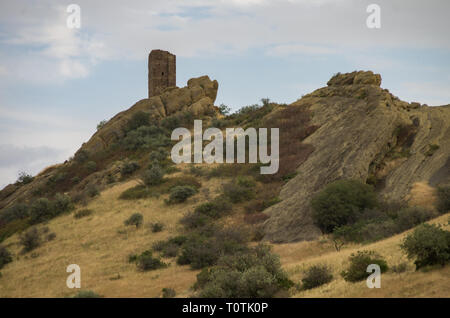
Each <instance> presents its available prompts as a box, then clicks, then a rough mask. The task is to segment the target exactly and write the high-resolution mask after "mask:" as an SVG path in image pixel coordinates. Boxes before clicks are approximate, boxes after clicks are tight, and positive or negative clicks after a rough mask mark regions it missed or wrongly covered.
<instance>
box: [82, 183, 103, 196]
mask: <svg viewBox="0 0 450 318" xmlns="http://www.w3.org/2000/svg"><path fill="white" fill-rule="evenodd" d="M85 193H86V195H87V196H88V197H90V198H93V197H96V196H97V195H99V194H100V190H99V189H98V187H97V186H96V185H95V184H90V185H88V186H87V187H86V189H85Z"/></svg>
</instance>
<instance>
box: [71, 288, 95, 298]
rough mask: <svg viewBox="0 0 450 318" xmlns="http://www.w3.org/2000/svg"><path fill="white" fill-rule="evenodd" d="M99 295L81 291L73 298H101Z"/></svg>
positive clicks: (90, 291)
mask: <svg viewBox="0 0 450 318" xmlns="http://www.w3.org/2000/svg"><path fill="white" fill-rule="evenodd" d="M101 297H102V296H100V295H99V294H97V293H96V292H93V291H92V290H81V291H79V292H78V293H77V294H76V295H75V296H73V298H101Z"/></svg>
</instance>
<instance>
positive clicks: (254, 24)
mask: <svg viewBox="0 0 450 318" xmlns="http://www.w3.org/2000/svg"><path fill="white" fill-rule="evenodd" d="M71 1H72V0H71ZM71 1H55V0H52V1H45V0H41V1H32V0H14V1H12V0H11V1H5V0H1V2H0V188H1V187H3V186H4V185H6V184H8V183H10V182H13V181H15V180H16V178H17V175H18V172H19V171H26V172H29V173H32V174H35V173H37V172H39V171H40V170H41V169H42V168H44V167H46V166H47V165H50V164H53V163H57V162H61V161H63V160H65V159H67V158H68V157H69V156H70V155H72V154H73V153H74V151H76V149H78V148H79V147H80V145H81V144H82V143H83V142H84V141H86V140H88V139H89V137H90V136H91V135H92V134H93V133H94V132H95V127H96V124H97V123H98V122H99V121H101V120H103V119H109V118H111V117H112V116H114V115H115V114H116V113H117V112H119V111H122V110H124V109H127V108H129V107H130V106H132V105H133V104H134V103H135V102H136V101H138V100H140V99H142V98H145V97H146V95H147V57H148V53H149V52H150V51H151V50H152V49H164V50H169V51H171V52H172V53H174V54H176V55H177V85H178V86H184V85H186V81H187V80H188V79H189V78H191V77H196V76H201V75H205V74H207V75H209V76H210V77H211V78H213V79H217V80H218V81H219V93H218V97H217V101H216V104H217V105H219V104H221V103H225V104H227V105H229V106H230V107H231V108H232V109H234V110H236V109H238V108H240V107H242V106H244V105H249V104H254V103H257V102H258V101H259V100H260V98H262V97H269V98H270V99H272V100H274V101H277V102H285V103H290V102H293V101H295V100H296V99H298V98H300V97H301V96H302V95H303V94H305V93H308V92H310V91H312V90H314V89H316V88H319V87H322V86H325V85H326V82H327V80H328V79H329V78H330V77H331V76H332V74H334V73H336V72H350V71H353V70H356V69H358V70H360V69H362V70H369V69H370V70H373V71H374V72H377V73H380V74H381V75H382V78H383V83H382V86H383V87H385V88H388V89H389V90H390V91H391V92H392V93H393V94H395V95H396V96H398V97H400V98H401V99H403V100H406V101H418V102H420V103H426V104H429V105H442V104H449V103H450V36H449V30H450V19H449V18H448V15H449V13H450V1H448V0H442V1H438V0H434V1H433V0H430V1H412V0H408V1H407V0H389V1H379V0H371V1H364V0H333V1H331V0H192V1H189V0H179V1H174V0H173V1H171V0H146V1H143V0H142V1H111V0H109V1H100V0H96V1H92V0H91V1H77V0H74V1H73V2H71ZM71 3H76V4H78V5H79V6H80V8H81V28H80V29H76V28H75V29H69V28H68V27H67V25H66V20H67V18H68V16H69V14H70V13H67V6H68V5H69V4H71ZM372 3H375V4H378V5H379V6H380V8H381V28H380V29H369V28H368V27H367V26H366V19H367V17H368V16H369V13H367V12H366V8H367V6H368V5H369V4H372Z"/></svg>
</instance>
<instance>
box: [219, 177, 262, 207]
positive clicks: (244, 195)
mask: <svg viewBox="0 0 450 318" xmlns="http://www.w3.org/2000/svg"><path fill="white" fill-rule="evenodd" d="M223 194H224V195H225V196H226V197H227V198H229V199H230V201H231V202H233V203H240V202H244V201H248V200H251V199H253V197H254V196H255V192H254V189H253V187H252V186H248V185H245V183H239V182H238V181H233V182H230V183H226V184H224V186H223Z"/></svg>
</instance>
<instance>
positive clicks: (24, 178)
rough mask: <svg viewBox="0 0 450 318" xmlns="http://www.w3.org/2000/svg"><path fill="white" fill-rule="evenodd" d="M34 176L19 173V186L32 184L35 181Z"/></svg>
mask: <svg viewBox="0 0 450 318" xmlns="http://www.w3.org/2000/svg"><path fill="white" fill-rule="evenodd" d="M33 179H34V178H33V176H32V175H31V174H28V173H26V172H23V171H21V172H19V178H18V179H17V181H16V183H17V184H28V183H31V181H33Z"/></svg>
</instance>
